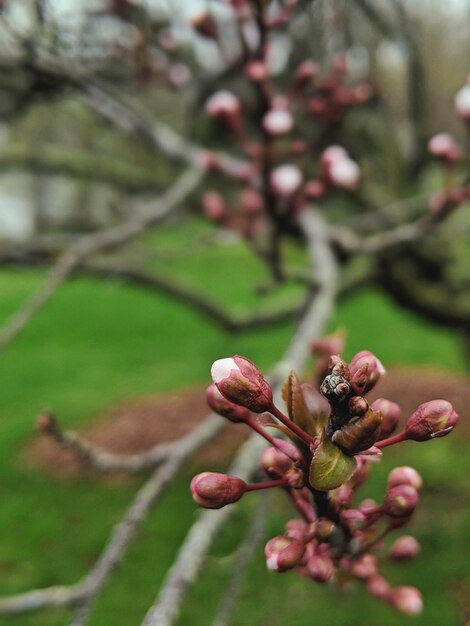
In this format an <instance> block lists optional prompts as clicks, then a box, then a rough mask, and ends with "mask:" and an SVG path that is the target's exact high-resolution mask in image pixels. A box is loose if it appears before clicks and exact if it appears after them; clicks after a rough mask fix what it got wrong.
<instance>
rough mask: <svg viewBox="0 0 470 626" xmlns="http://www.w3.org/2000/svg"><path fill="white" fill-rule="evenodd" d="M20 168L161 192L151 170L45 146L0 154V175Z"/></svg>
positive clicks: (21, 147) (12, 148) (9, 149)
mask: <svg viewBox="0 0 470 626" xmlns="http://www.w3.org/2000/svg"><path fill="white" fill-rule="evenodd" d="M38 147H39V150H38V149H37V148H38ZM20 168H21V169H26V170H30V171H32V172H37V173H44V174H63V175H65V176H73V177H75V178H81V179H85V180H90V181H93V182H96V181H101V182H105V183H108V184H110V185H112V186H113V187H116V188H118V189H124V190H126V191H131V192H142V191H151V190H161V188H162V186H163V185H162V178H161V177H160V176H159V175H155V169H150V168H148V167H145V168H143V167H142V166H135V165H133V164H132V163H131V162H129V161H124V160H122V159H116V158H113V157H112V156H110V155H106V154H99V153H96V152H92V151H89V150H80V149H78V148H72V149H71V148H64V147H62V146H59V145H54V144H47V143H46V144H44V143H41V144H40V146H36V148H33V149H32V148H31V146H30V145H28V144H22V143H12V144H9V145H8V146H7V147H6V148H5V150H4V151H3V152H2V153H0V171H4V170H8V169H20Z"/></svg>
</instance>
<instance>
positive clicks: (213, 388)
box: [206, 383, 250, 423]
mask: <svg viewBox="0 0 470 626" xmlns="http://www.w3.org/2000/svg"><path fill="white" fill-rule="evenodd" d="M206 399H207V404H208V405H209V406H210V408H211V409H212V410H213V411H214V413H218V414H219V415H222V416H223V417H226V418H227V419H228V420H230V421H231V422H235V423H239V422H246V421H247V420H248V419H249V417H250V411H249V410H248V409H246V408H245V407H244V406H238V405H237V404H234V403H233V402H230V400H227V398H224V396H223V395H222V394H221V393H220V391H219V390H218V389H217V385H216V384H215V383H212V385H210V386H209V387H208V388H207V391H206Z"/></svg>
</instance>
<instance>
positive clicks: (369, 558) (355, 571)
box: [349, 554, 377, 580]
mask: <svg viewBox="0 0 470 626" xmlns="http://www.w3.org/2000/svg"><path fill="white" fill-rule="evenodd" d="M349 571H350V572H351V574H352V576H354V578H357V579H358V580H367V579H368V578H370V577H371V576H373V575H374V574H376V573H377V557H375V556H373V555H372V554H363V555H361V556H360V557H358V558H357V559H354V560H353V561H352V562H351V566H350V569H349Z"/></svg>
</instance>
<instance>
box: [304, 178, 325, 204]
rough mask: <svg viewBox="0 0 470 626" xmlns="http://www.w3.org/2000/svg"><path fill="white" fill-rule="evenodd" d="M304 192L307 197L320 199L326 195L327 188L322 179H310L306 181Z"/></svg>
mask: <svg viewBox="0 0 470 626" xmlns="http://www.w3.org/2000/svg"><path fill="white" fill-rule="evenodd" d="M304 193H305V195H306V196H307V198H311V199H312V200H320V198H323V196H324V195H325V193H326V188H325V185H324V184H323V183H322V181H321V180H318V179H314V180H309V181H307V182H306V183H305V186H304Z"/></svg>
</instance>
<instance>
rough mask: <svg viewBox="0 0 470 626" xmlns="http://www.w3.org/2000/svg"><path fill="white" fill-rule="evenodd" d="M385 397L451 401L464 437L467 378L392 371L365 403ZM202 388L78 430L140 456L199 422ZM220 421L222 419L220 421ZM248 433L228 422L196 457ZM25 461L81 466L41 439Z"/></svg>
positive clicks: (222, 451) (209, 457)
mask: <svg viewBox="0 0 470 626" xmlns="http://www.w3.org/2000/svg"><path fill="white" fill-rule="evenodd" d="M378 397H385V398H388V399H390V400H394V401H396V402H399V403H400V405H401V406H402V407H403V412H404V414H405V415H407V414H409V413H410V412H411V411H413V410H414V409H415V408H416V407H417V406H418V405H419V404H421V403H422V402H426V401H427V400H433V399H435V398H445V399H447V400H449V401H450V402H452V403H453V405H454V406H455V408H456V410H457V411H458V412H459V414H460V416H461V418H462V419H461V422H460V423H459V425H458V431H457V432H458V433H459V434H461V435H463V434H465V435H466V436H470V415H469V413H470V379H469V378H466V377H463V376H461V375H457V374H455V375H454V374H450V373H449V372H439V371H436V370H428V369H411V368H396V369H392V370H390V371H389V373H388V375H387V376H386V377H384V379H383V380H382V381H381V382H380V383H379V385H378V387H377V389H376V390H374V392H373V393H371V394H370V399H371V400H372V399H375V398H378ZM207 413H208V410H207V406H206V402H205V392H204V389H202V388H201V389H190V390H185V391H181V392H179V393H172V394H168V395H165V396H149V397H145V398H140V399H138V400H136V401H132V402H128V403H126V404H122V405H120V406H118V407H116V408H114V409H111V410H110V411H109V412H108V413H106V414H105V415H103V416H101V417H99V418H98V419H97V420H96V422H95V423H94V424H93V425H91V426H89V427H88V428H85V429H83V430H82V431H81V435H82V436H83V437H84V438H85V439H87V440H88V441H90V442H91V443H93V444H94V445H95V446H97V447H99V448H102V449H105V450H108V451H109V452H114V453H117V454H134V453H137V452H142V451H144V450H147V449H149V448H151V447H152V446H154V445H155V444H157V443H160V442H165V441H173V440H174V439H178V438H179V437H181V436H182V435H183V434H185V433H186V432H188V431H189V430H190V429H192V428H194V427H195V426H196V425H197V424H199V423H200V422H201V421H202V420H203V419H204V417H205V416H206V415H207ZM221 419H222V418H221ZM247 434H248V430H247V429H246V428H245V427H243V426H239V425H233V424H229V425H228V427H227V428H226V429H225V430H224V432H223V433H222V434H221V435H219V436H218V437H217V438H216V439H215V440H214V441H213V442H212V443H210V444H208V445H206V446H205V447H204V449H202V450H201V451H200V452H199V454H198V457H197V458H198V459H204V462H205V463H207V464H208V465H211V464H214V463H226V462H227V459H228V458H230V457H231V456H232V455H233V453H234V451H235V449H236V448H237V447H238V445H239V444H240V442H241V441H242V440H243V439H244V438H246V436H247ZM24 458H25V460H26V461H27V462H28V463H33V464H34V465H36V466H37V465H38V464H39V465H40V466H41V467H42V468H44V469H45V470H48V471H52V472H53V473H60V474H62V475H64V474H65V475H70V474H74V473H76V472H78V471H82V470H83V468H82V467H81V465H80V462H79V461H78V460H77V457H76V455H75V454H74V453H73V452H70V451H68V450H65V449H63V448H62V447H61V446H59V445H58V444H57V443H56V442H55V441H53V440H51V439H50V438H49V437H46V436H39V437H38V438H37V440H35V441H34V442H33V443H32V444H31V445H30V446H28V448H27V450H26V451H25V454H24Z"/></svg>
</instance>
